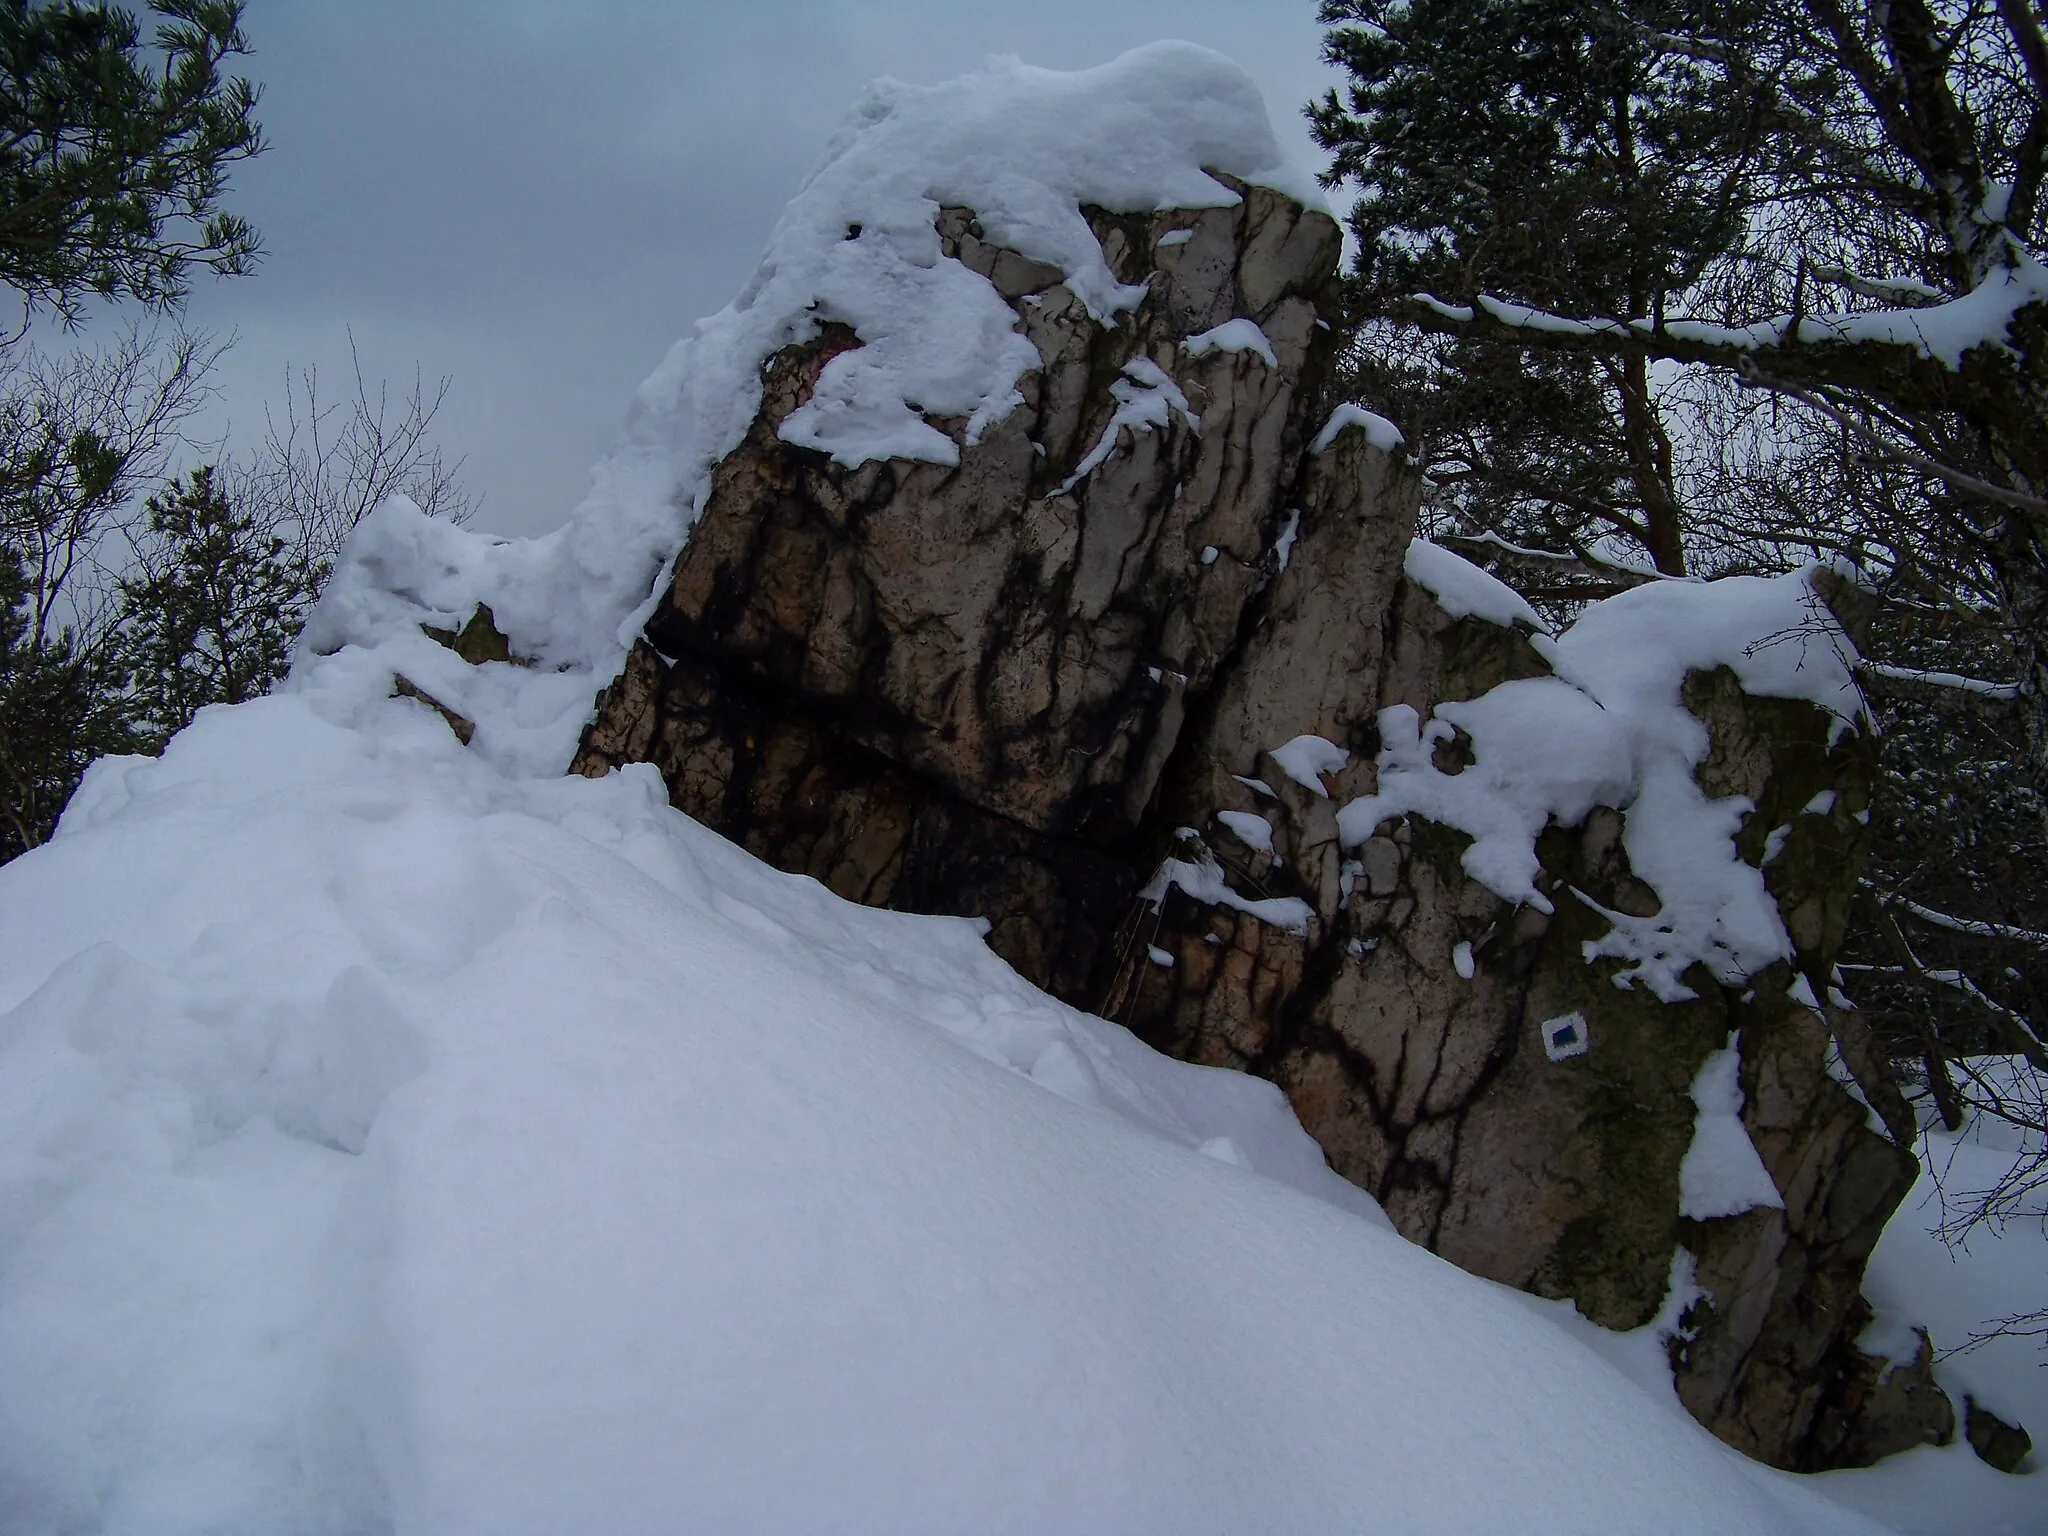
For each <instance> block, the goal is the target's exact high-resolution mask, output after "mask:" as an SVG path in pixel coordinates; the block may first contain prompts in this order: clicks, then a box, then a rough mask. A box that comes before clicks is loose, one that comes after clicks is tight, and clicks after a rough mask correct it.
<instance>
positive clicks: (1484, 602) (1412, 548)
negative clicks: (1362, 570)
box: [1401, 538, 1550, 635]
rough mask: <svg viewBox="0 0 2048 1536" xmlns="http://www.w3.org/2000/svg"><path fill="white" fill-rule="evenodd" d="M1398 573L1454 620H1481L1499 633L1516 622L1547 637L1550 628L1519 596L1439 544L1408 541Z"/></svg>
mask: <svg viewBox="0 0 2048 1536" xmlns="http://www.w3.org/2000/svg"><path fill="white" fill-rule="evenodd" d="M1401 569H1402V570H1403V571H1404V572H1405V573H1406V574H1407V577H1408V579H1409V580H1410V581H1412V582H1414V583H1415V584H1416V585H1417V586H1419V587H1422V588H1424V589H1425V590H1426V591H1427V592H1428V593H1429V595H1430V596H1431V597H1433V598H1435V599H1436V605H1437V606H1438V607H1439V608H1441V609H1443V611H1444V612H1445V613H1448V614H1449V615H1450V616H1451V617H1452V618H1454V619H1464V618H1478V619H1484V620H1485V621H1486V622H1487V623H1489V624H1498V625H1500V626H1501V627H1502V628H1503V629H1510V628H1513V627H1514V625H1515V624H1516V623H1518V622H1519V623H1523V624H1526V625H1528V626H1529V627H1530V628H1531V629H1533V630H1535V631H1536V632H1537V633H1538V634H1542V635H1547V634H1549V633H1550V626H1549V625H1548V624H1546V623H1544V622H1543V618H1542V615H1540V614H1538V613H1537V612H1536V610H1535V609H1534V608H1531V607H1530V606H1529V602H1528V599H1527V598H1525V597H1523V596H1522V594H1521V593H1519V592H1517V591H1516V590H1515V589H1514V588H1513V587H1511V586H1509V585H1508V584H1507V583H1506V582H1504V581H1502V580H1501V579H1500V578H1499V577H1498V576H1495V575H1493V574H1492V573H1491V572H1488V571H1483V570H1481V569H1480V568H1479V567H1478V566H1476V565H1474V564H1473V563H1472V562H1471V561H1470V560H1467V559H1466V558H1465V557H1464V556H1462V555H1460V554H1458V553H1456V552H1455V551H1453V550H1448V549H1445V548H1444V547H1443V546H1442V545H1441V544H1432V543H1430V541H1429V540H1427V539H1423V538H1416V539H1411V540H1409V543H1408V553H1407V554H1406V555H1405V556H1404V557H1403V558H1402V562H1401Z"/></svg>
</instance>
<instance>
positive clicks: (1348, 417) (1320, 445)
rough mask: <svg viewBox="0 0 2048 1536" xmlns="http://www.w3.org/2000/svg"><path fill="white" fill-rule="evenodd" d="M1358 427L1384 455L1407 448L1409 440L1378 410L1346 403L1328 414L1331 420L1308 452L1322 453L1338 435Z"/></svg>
mask: <svg viewBox="0 0 2048 1536" xmlns="http://www.w3.org/2000/svg"><path fill="white" fill-rule="evenodd" d="M1350 427H1357V428H1358V429H1359V430H1360V431H1361V432H1363V433H1364V434H1365V440H1366V441H1367V442H1369V443H1371V444H1372V445H1373V447H1375V448H1377V449H1379V450H1380V451H1381V452H1383V453H1392V452H1393V451H1394V450H1395V449H1397V448H1401V447H1404V446H1406V444H1407V442H1408V439H1407V438H1405V437H1403V436H1402V435H1401V429H1400V428H1399V427H1397V426H1395V425H1394V424H1393V423H1392V422H1391V421H1389V420H1387V418H1386V417H1384V416H1382V415H1380V414H1379V413H1378V412H1377V411H1368V410H1367V409H1366V408H1365V407H1364V406H1362V405H1354V404H1351V403H1350V402H1348V401H1347V402H1346V403H1345V404H1343V405H1340V406H1338V407H1337V409H1336V410H1334V411H1332V412H1331V413H1330V419H1329V420H1328V421H1326V422H1324V423H1323V427H1322V430H1321V431H1320V432H1318V433H1316V435H1315V437H1314V439H1313V440H1312V441H1311V442H1310V443H1309V445H1308V451H1309V452H1310V453H1322V452H1324V451H1325V450H1327V449H1328V448H1329V446H1330V444H1332V443H1334V442H1335V441H1337V435H1338V434H1339V433H1340V432H1343V431H1345V430H1346V429H1347V428H1350Z"/></svg>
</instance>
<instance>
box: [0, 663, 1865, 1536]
mask: <svg viewBox="0 0 2048 1536" xmlns="http://www.w3.org/2000/svg"><path fill="white" fill-rule="evenodd" d="M337 702H338V699H337V696H336V694H333V693H330V694H327V695H322V694H319V693H317V692H300V693H297V694H288V695H283V696H278V697H273V698H270V699H266V700H261V701H258V702H256V703H252V704H246V705H241V706H237V707H235V708H233V709H215V710H208V711H206V712H205V713H204V714H202V716H201V717H200V719H199V721H198V722H197V723H195V724H194V725H193V726H192V727H191V728H190V729H189V730H187V731H186V732H184V733H183V734H182V735H180V736H179V738H178V739H177V740H176V741H174V742H173V743H172V745H171V747H170V749H169V751H168V752H167V753H166V754H165V756H164V758H163V759H162V760H161V761H148V760H140V759H114V760H110V761H107V762H104V763H102V764H100V765H99V766H97V767H96V768H95V769H94V770H93V772H92V774H91V775H90V777H89V779H88V781H87V783H86V785H85V788H84V789H83V791H82V792H81V798H80V800H79V801H78V803H77V804H76V805H75V806H74V808H73V810H72V812H71V813H70V814H69V815H67V817H66V820H65V822H64V825H63V828H62V831H61V833H60V835H59V836H58V837H57V838H56V840H55V841H54V842H52V843H51V844H50V845H49V846H48V847H45V848H43V849H40V850H37V851H35V852H33V853H31V854H30V855H28V856H27V857H25V858H22V859H20V860H17V861H16V862H15V863H13V864H11V865H9V866H7V867H5V868H4V869H0V1379H4V1380H7V1381H10V1382H15V1383H23V1382H33V1383H34V1384H35V1389H34V1390H33V1391H32V1392H19V1391H17V1392H10V1393H6V1394H0V1507H4V1508H5V1509H6V1510H7V1511H8V1512H9V1514H10V1516H11V1518H10V1520H9V1522H8V1524H9V1528H10V1529H11V1530H23V1531H42V1530H64V1531H78V1532H112V1531H141V1530H147V1531H149V1532H151V1533H153V1536H154V1533H170V1536H175V1533H181V1532H200V1531H206V1532H213V1533H238V1532H250V1533H264V1536H269V1533H276V1532H302V1531H303V1532H316V1531H317V1532H355V1531H389V1532H443V1531H483V1530H488V1531H493V1532H504V1533H519V1532H529V1531H530V1532H551V1531H562V1530H572V1529H573V1530H604V1531H611V1532H634V1531H654V1530H671V1529H676V1528H678V1527H679V1526H682V1527H688V1528H694V1529H707V1530H734V1529H750V1530H789V1529H825V1528H837V1529H849V1528H855V1529H899V1530H901V1529H918V1530H934V1529H955V1530H957V1529H976V1530H1017V1531H1043V1530H1063V1529H1081V1528H1089V1529H1116V1530H1129V1531H1144V1530H1158V1531H1204V1530H1214V1531H1224V1530H1252V1529H1287V1530H1303V1531H1307V1530H1332V1531H1334V1530H1339V1529H1343V1530H1358V1529H1381V1530H1388V1531H1409V1530H1422V1529H1436V1530H1442V1529H1472V1528H1495V1529H1500V1528H1513V1529H1515V1530H1519V1531H1532V1532H1576V1531H1582V1530H1586V1529H1616V1530H1620V1529H1644V1528H1649V1527H1655V1528H1657V1529H1660V1530H1672V1531H1698V1532H1718V1531H1723V1530H1728V1529H1743V1530H1755V1531H1784V1532H1790V1531H1796V1530H1823V1531H1827V1530H1837V1531H1848V1530H1862V1529H1867V1528H1868V1527H1866V1526H1864V1525H1861V1524H1859V1523H1858V1522H1856V1521H1855V1520H1853V1519H1851V1518H1850V1517H1847V1516H1843V1515H1840V1514H1839V1513H1836V1512H1834V1511H1832V1509H1831V1507H1830V1506H1828V1505H1826V1504H1825V1503H1823V1502H1822V1501H1819V1500H1817V1499H1815V1498H1813V1497H1812V1496H1811V1495H1810V1494H1808V1493H1807V1492H1806V1491H1805V1490H1804V1489H1802V1488H1800V1487H1798V1486H1797V1485H1796V1484H1795V1483H1794V1482H1793V1481H1792V1480H1791V1479H1788V1478H1785V1477H1783V1476H1782V1475H1779V1474H1774V1473H1770V1472H1768V1471H1766V1470H1764V1469H1761V1468H1757V1467H1754V1466H1751V1465H1749V1464H1746V1463H1744V1462H1743V1461H1742V1460H1741V1458H1739V1457H1738V1456H1736V1455H1735V1454H1734V1453H1733V1452H1731V1451H1728V1450H1726V1449H1725V1448H1723V1447H1721V1446H1719V1445H1717V1444H1715V1443H1713V1442H1712V1441H1711V1440H1710V1439H1709V1438H1708V1437H1707V1436H1706V1435H1705V1434H1704V1432H1703V1431H1700V1430H1699V1429H1698V1428H1697V1427H1696V1426H1693V1425H1691V1424H1690V1423H1688V1422H1686V1421H1685V1420H1684V1419H1683V1418H1682V1417H1681V1416H1680V1415H1679V1414H1678V1413H1677V1412H1676V1411H1675V1410H1673V1411H1664V1410H1663V1409H1662V1408H1660V1407H1655V1406H1651V1405H1650V1401H1649V1400H1648V1399H1645V1398H1644V1396H1643V1394H1642V1392H1641V1390H1640V1389H1639V1388H1638V1387H1636V1386H1635V1385H1633V1384H1632V1383H1631V1382H1629V1381H1628V1380H1627V1379H1625V1378H1624V1377H1623V1376H1622V1375H1620V1374H1619V1373H1617V1372H1616V1370H1615V1369H1614V1368H1612V1367H1611V1366H1609V1365H1608V1364H1606V1363H1605V1362H1604V1361H1603V1360H1602V1359H1600V1358H1599V1357H1598V1356H1597V1355H1595V1354H1593V1353H1591V1352H1590V1351H1588V1350H1586V1349H1585V1348H1583V1347H1582V1346H1581V1345H1580V1344H1579V1343H1578V1342H1576V1341H1575V1340H1574V1339H1573V1338H1572V1337H1570V1336H1569V1335H1568V1334H1566V1333H1565V1332H1563V1331H1560V1330H1559V1329H1556V1328H1553V1327H1549V1326H1546V1325H1545V1324H1543V1323H1542V1322H1541V1321H1540V1320H1539V1319H1536V1318H1534V1317H1532V1316H1531V1314H1530V1313H1529V1311H1528V1310H1527V1308H1526V1307H1525V1306H1524V1305H1523V1303H1522V1300H1521V1298H1519V1297H1517V1296H1515V1295H1513V1294H1512V1293H1510V1292H1508V1291H1506V1290H1504V1289H1502V1288H1500V1287H1496V1286H1493V1285H1490V1284H1488V1283H1486V1282H1483V1281H1480V1280H1477V1279H1474V1278H1472V1277H1470V1276H1467V1275H1464V1274H1462V1273H1460V1272H1459V1271H1457V1270H1456V1269H1454V1268H1452V1267H1451V1266H1450V1265H1448V1264H1446V1263H1444V1262H1442V1261H1440V1260H1438V1259H1436V1258H1434V1257H1432V1256H1430V1255H1429V1254H1427V1253H1425V1252H1423V1251H1422V1250H1420V1249H1418V1248H1415V1247H1413V1246H1411V1245H1409V1244H1407V1243H1405V1242H1404V1241H1402V1240H1401V1239H1399V1238H1398V1237H1396V1236H1395V1235H1394V1234H1393V1233H1392V1232H1391V1231H1389V1230H1388V1229H1387V1228H1386V1226H1385V1223H1384V1218H1383V1217H1380V1216H1378V1214H1377V1211H1376V1209H1375V1208H1374V1207H1373V1206H1372V1205H1371V1202H1370V1201H1369V1200H1367V1199H1366V1198H1365V1197H1364V1196H1363V1195H1361V1194H1359V1193H1358V1192H1357V1191H1356V1190H1353V1189H1352V1188H1351V1187H1350V1186H1348V1185H1345V1184H1343V1183H1342V1182H1341V1181H1339V1180H1337V1179H1336V1178H1335V1176H1334V1175H1332V1174H1330V1173H1329V1172H1328V1170H1327V1169H1326V1168H1324V1167H1323V1164H1322V1160H1321V1157H1320V1155H1319V1154H1318V1152H1317V1150H1316V1149H1315V1147H1314V1145H1313V1143H1311V1142H1310V1141H1309V1140H1308V1139H1307V1137H1306V1136H1305V1135H1303V1133H1302V1132H1301V1130H1300V1129H1299V1127H1298V1126H1297V1125H1296V1124H1295V1123H1294V1120H1293V1118H1292V1116H1291V1115H1290V1114H1289V1113H1288V1111H1287V1108H1286V1105H1285V1102H1284V1100H1283V1099H1282V1098H1281V1097H1280V1095H1279V1093H1278V1091H1277V1090H1275V1089H1274V1088H1272V1087H1271V1086H1270V1085H1268V1084H1265V1083H1263V1082H1260V1081H1257V1080H1255V1079H1252V1078H1249V1077H1245V1076H1242V1075H1239V1074H1235V1073H1229V1072H1222V1071H1214V1070H1208V1069H1203V1068H1198V1067H1192V1066H1187V1065H1183V1064H1179V1063H1174V1062H1170V1061H1167V1060H1166V1059H1164V1058H1161V1057H1159V1056H1156V1055H1155V1054H1153V1053H1152V1052H1151V1051H1149V1050H1147V1049H1146V1048H1145V1047H1143V1046H1141V1045H1139V1044H1138V1043H1137V1042H1136V1041H1135V1040H1133V1039H1132V1038H1131V1037H1130V1036H1129V1035H1128V1034H1126V1033H1125V1032H1124V1031H1122V1030H1120V1029H1118V1028H1116V1027H1115V1026H1113V1025H1110V1024H1107V1023H1105V1022H1103V1021H1102V1020H1099V1019H1094V1018H1090V1017H1087V1016H1085V1015H1082V1014H1079V1013H1075V1012H1074V1011H1072V1010H1070V1009H1067V1008H1064V1007H1062V1006H1061V1005H1059V1004H1057V1003H1054V1002H1052V1001H1051V1000H1050V999H1048V998H1046V997H1045V996H1043V995H1042V994H1040V993H1038V992H1036V991H1035V990H1034V989H1032V988H1031V987H1029V986H1028V985H1026V984H1025V983H1023V982H1022V981H1021V980H1019V979H1018V978H1017V977H1016V975H1015V974H1014V973H1013V972H1011V971H1010V970H1009V969H1008V968H1007V967H1005V966H1004V965H1002V964H1001V962H999V961H998V960H996V959H995V958H994V957H993V956H992V955H991V954H990V953H989V952H988V951H987V950H986V948H985V947H984V945H983V944H982V941H981V938H980V930H979V928H978V926H977V925H975V924H972V923H969V922H965V921H960V920H947V919H938V918H921V917H911V916H906V915H902V914H896V913H888V912H878V911H870V910H867V909H863V908H857V907H854V906H851V905H849V904H847V903H844V902H842V901H840V900H838V899H837V898H835V897H833V896H831V895H830V894H829V893H827V892H826V891H825V890H824V889H823V888H822V887H820V886H818V885H817V884H816V883H815V882H813V881H810V880H806V879H803V878H800V877H794V876H788V875H783V874H779V873H777V872H775V871H773V870H770V869H768V868H767V867H765V866H763V865H761V864H759V863H757V862H756V861H754V860H753V859H751V858H750V857H748V856H747V855H746V854H744V853H742V852H741V851H739V850H738V849H736V848H734V847H732V846H731V845H729V844H727V843H725V842H723V841H722V840H720V839H719V838H717V837H715V836H713V835H712V834H710V833H709V832H707V831H705V830H704V829H703V828H701V827H699V826H697V825H696V824H694V823H692V822H690V821H689V820H688V819H687V818H685V817H683V816H682V815H680V814H679V813H677V812H676V811H674V810H672V809H671V808H670V807H669V806H668V805H667V803H666V799H665V796H664V794H663V791H662V787H661V785H660V784H659V782H658V780H657V779H656V778H655V776H654V774H653V773H652V771H651V770H648V769H645V768H635V769H629V770H626V771H623V772H620V773H616V774H613V775H611V776H610V777H608V778H606V779H603V780H584V779H580V778H566V779H554V780H532V779H524V780H522V779H517V778H513V777H510V776H507V775H506V774H504V773H502V772H501V771H499V770H498V769H497V768H495V767H494V766H493V765H492V764H490V763H488V762H487V761H485V760H484V759H483V758H481V757H480V756H478V755H477V754H476V753H474V752H470V751H466V750H464V749H462V748H461V747H459V746H458V745H457V743H456V742H455V740H454V738H453V736H452V735H451V734H450V733H449V731H448V730H447V728H446V726H445V725H444V724H443V723H442V721H441V720H440V719H439V718H438V717H437V716H435V715H434V714H433V713H431V712H430V711H428V710H426V709H425V708H423V707H421V706H419V705H417V704H415V703H412V702H410V701H406V700H402V699H378V700H376V701H375V702H374V707H370V706H368V705H366V706H365V707H363V708H361V709H360V710H353V711H341V710H338V709H337V708H336V705H337ZM344 716H345V717H344Z"/></svg>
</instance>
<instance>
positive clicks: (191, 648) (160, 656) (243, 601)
mask: <svg viewBox="0 0 2048 1536" xmlns="http://www.w3.org/2000/svg"><path fill="white" fill-rule="evenodd" d="M145 510H146V512H147V516H148V523H147V534H146V539H145V542H144V544H143V549H142V552H141V555H142V566H143V572H142V574H141V575H139V576H137V577H134V578H132V579H130V580H128V581H125V582H123V583H122V584H121V614H120V620H119V627H120V634H121V641H120V646H121V657H122V662H123V666H124V670H125V671H126V673H127V674H128V676H129V677H130V678H131V679H132V682H131V685H130V686H131V689H132V692H131V694H130V709H131V711H132V714H133V717H134V719H135V721H136V723H137V727H138V730H139V732H140V734H141V736H142V739H143V740H144V742H145V743H147V745H148V746H149V748H150V749H151V750H156V749H160V748H161V746H162V744H163V743H164V742H165V741H167V740H169V738H170V737H171V736H172V735H173V734H175V733H176V732H177V731H179V730H180V729H182V728H183V727H184V726H185V725H187V724H188V723H190V721H191V719H192V716H193V715H194V714H195V713H196V712H197V711H199V710H200V709H202V708H204V707H205V706H206V705H208V704H239V703H241V702H242V701H243V700H244V699H251V698H255V697H257V696H258V695H260V694H263V693H266V692H268V691H269V689H270V687H271V685H272V684H274V683H275V682H277V680H278V679H279V678H281V677H283V676H284V673H285V670H286V668H287V666H288V665H289V664H290V661H291V649H292V644H293V642H294V641H295V640H296V639H297V638H298V633H299V630H300V628H301V627H303V625H304V623H305V615H306V611H307V609H308V608H309V607H310V606H311V604H312V601H313V598H314V597H315V596H316V595H317V593H318V591H319V588H320V583H321V581H322V580H324V579H325V576H326V570H325V568H324V567H322V566H317V565H316V566H308V565H307V564H306V563H305V562H304V561H303V560H302V559H301V558H300V555H299V552H298V551H297V550H295V549H294V548H293V547H292V545H291V544H290V543H289V542H288V541H287V540H286V539H284V538H283V537H281V536H280V535H278V534H277V533H275V532H273V531H272V530H270V529H269V528H267V527H265V526H263V525H261V524H259V523H258V522H257V520H256V519H255V518H254V517H252V516H249V515H247V514H244V513H242V512H239V511H237V510H236V508H235V507H234V506H233V505H232V504H231V503H230V502H229V500H228V498H227V497H226V496H225V495H224V494H222V492H221V490H220V489H219V487H218V486H217V485H216V483H215V477H214V470H213V467H212V466H211V465H206V466H203V467H201V468H199V469H195V470H193V471H192V472H191V473H190V474H188V475H185V476H183V477H181V478H179V479H176V480H173V481H172V482H171V483H170V484H169V485H167V486H165V487H164V488H163V489H161V490H159V491H157V492H156V493H155V494H154V495H152V496H151V497H150V498H149V500H148V502H147V504H146V508H145Z"/></svg>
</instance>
